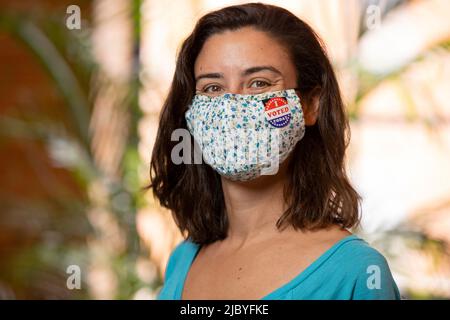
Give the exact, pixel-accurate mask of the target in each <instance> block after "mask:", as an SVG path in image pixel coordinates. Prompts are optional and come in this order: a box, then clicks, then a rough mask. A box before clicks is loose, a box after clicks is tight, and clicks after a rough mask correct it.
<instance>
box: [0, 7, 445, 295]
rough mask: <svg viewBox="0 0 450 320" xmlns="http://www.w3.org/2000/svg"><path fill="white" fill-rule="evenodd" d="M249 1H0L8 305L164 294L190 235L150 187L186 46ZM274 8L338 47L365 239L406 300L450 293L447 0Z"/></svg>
mask: <svg viewBox="0 0 450 320" xmlns="http://www.w3.org/2000/svg"><path fill="white" fill-rule="evenodd" d="M245 2H246V1H223V0H221V1H218V0H214V1H212V0H174V1H162V0H92V1H87V0H70V1H66V0H38V1H36V0H34V1H32V0H21V1H15V0H0V172H1V174H0V299H153V298H155V297H156V294H157V293H158V290H160V288H161V285H162V279H163V274H164V269H165V265H166V263H167V258H168V256H169V254H170V252H171V250H172V249H173V247H174V246H175V245H176V244H177V243H178V242H180V241H181V240H182V237H181V235H180V233H179V231H178V230H177V228H176V227H175V225H174V222H173V220H172V218H171V215H170V212H167V211H166V210H164V209H162V208H160V207H159V206H158V205H157V204H156V202H155V200H154V199H153V197H152V194H151V191H148V192H144V191H142V188H143V187H145V186H146V185H147V184H148V183H149V162H150V156H151V150H152V145H153V141H154V139H155V134H156V130H157V122H158V115H159V112H160V108H161V106H162V103H163V100H164V97H165V95H166V94H167V91H168V88H169V85H170V81H171V78H172V76H173V72H174V66H175V57H176V53H177V50H178V49H179V47H180V45H181V42H182V40H183V39H184V38H185V37H186V36H187V35H188V34H189V33H190V32H191V31H192V28H193V26H194V24H195V22H196V21H197V20H198V19H199V18H200V17H201V16H202V15H203V14H205V13H207V12H208V11H211V10H214V9H218V8H220V7H223V6H227V5H231V4H237V3H245ZM266 3H270V4H275V5H280V6H282V7H284V8H286V9H288V10H290V11H292V12H293V13H295V14H296V15H297V16H299V17H300V18H302V19H304V20H305V21H307V22H308V23H310V24H311V25H312V27H313V28H314V29H315V30H316V31H317V32H318V33H319V34H320V35H321V36H322V38H323V39H324V40H325V43H326V44H327V48H328V51H329V54H330V56H331V58H332V60H333V63H334V66H335V68H336V71H337V74H338V77H339V81H340V84H341V87H342V91H343V95H344V97H345V101H346V105H347V108H348V113H349V115H350V118H351V127H352V140H351V145H350V147H349V150H348V157H347V163H348V170H349V172H350V175H351V179H352V181H353V183H354V184H355V186H356V188H357V190H358V191H359V192H360V193H361V195H362V197H363V202H362V206H363V207H362V212H363V217H364V218H363V223H362V227H361V228H360V229H358V230H356V233H357V234H358V235H360V236H362V237H364V238H365V239H366V240H367V241H368V242H369V243H371V244H372V245H373V246H374V247H376V248H377V249H378V250H380V251H381V252H382V253H383V254H384V255H385V256H386V258H387V259H388V262H389V264H390V266H391V269H392V271H393V274H394V277H395V279H396V281H397V283H398V285H399V287H400V290H401V293H402V295H403V297H405V298H407V299H449V298H450V1H447V0H415V1H413V0H410V1H407V0H320V1H313V0H292V1H290V0H283V1H269V0H267V1H266ZM73 266H76V267H77V268H79V272H80V273H79V274H78V275H79V277H80V283H78V285H77V286H76V287H75V288H73V287H71V286H69V285H68V282H69V277H70V276H71V275H72V271H71V270H73V269H70V268H71V267H73Z"/></svg>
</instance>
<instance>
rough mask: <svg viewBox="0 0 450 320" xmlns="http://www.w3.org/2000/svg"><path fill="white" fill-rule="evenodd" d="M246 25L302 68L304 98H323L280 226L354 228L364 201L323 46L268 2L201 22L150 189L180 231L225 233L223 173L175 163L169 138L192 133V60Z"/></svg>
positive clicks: (165, 124)
mask: <svg viewBox="0 0 450 320" xmlns="http://www.w3.org/2000/svg"><path fill="white" fill-rule="evenodd" d="M246 26H252V27H254V28H256V29H257V30H260V31H263V32H266V33H267V34H268V35H269V36H271V37H272V38H273V39H274V40H275V41H279V43H281V44H282V45H283V46H284V47H285V48H287V49H288V52H289V53H290V57H291V59H292V61H293V62H294V64H295V66H296V69H297V75H298V79H297V87H298V88H299V91H300V94H301V96H304V97H308V96H310V95H311V94H315V95H318V99H319V110H318V118H317V121H316V123H315V124H314V125H311V126H307V127H306V132H305V136H304V137H303V139H302V140H300V141H299V142H298V143H297V145H296V147H295V149H294V151H293V153H292V156H291V157H290V162H289V164H288V170H289V171H288V172H289V173H290V176H289V178H288V181H287V183H286V185H285V188H284V199H285V201H286V203H287V204H288V206H287V210H286V211H285V212H284V213H283V214H282V215H281V217H280V218H279V220H278V221H277V224H276V225H277V228H279V229H280V228H283V227H285V226H287V225H292V226H293V227H294V228H295V229H302V230H304V229H307V230H313V229H321V228H326V227H328V226H330V225H333V224H338V225H341V226H342V227H344V228H351V227H355V226H357V225H358V224H359V221H360V216H359V201H360V196H359V195H358V193H357V192H356V191H355V189H354V188H353V187H352V186H351V184H350V182H349V179H348V178H347V174H346V172H345V165H344V156H345V150H346V148H347V145H348V141H349V138H350V134H349V125H348V119H347V117H346V114H345V109H344V105H343V102H342V98H341V94H340V90H339V86H338V83H337V80H336V76H335V74H334V71H333V68H332V66H331V63H330V61H329V59H328V57H327V54H326V51H325V49H324V45H323V43H322V41H321V40H320V38H319V37H318V36H317V34H316V33H315V32H314V31H313V30H312V28H311V27H310V26H309V25H308V24H306V23H305V22H304V21H302V20H301V19H299V18H298V17H296V16H295V15H294V14H292V13H291V12H289V11H288V10H286V9H283V8H280V7H277V6H273V5H268V4H263V3H247V4H243V5H233V6H228V7H225V8H222V9H220V10H217V11H213V12H210V13H208V14H206V15H204V16H203V17H202V18H200V20H198V22H197V24H196V25H195V28H194V30H193V32H192V33H191V34H190V35H189V36H188V37H187V38H186V39H185V40H184V42H183V44H182V46H181V49H180V51H179V53H178V57H177V61H176V69H175V74H174V77H173V80H172V84H171V87H170V90H169V93H168V96H167V98H166V100H165V102H164V105H163V107H162V111H161V115H160V121H159V129H158V133H157V137H156V142H155V145H154V149H153V153H152V159H151V164H150V181H151V184H150V188H152V189H153V192H154V194H155V196H156V197H157V199H158V200H159V202H160V204H161V205H162V206H164V207H166V208H168V209H170V210H171V211H172V214H173V217H174V220H175V223H176V224H177V226H178V228H179V229H180V231H181V232H182V233H183V234H185V233H187V237H189V238H190V239H191V240H192V241H193V242H195V243H197V244H208V243H212V242H214V241H216V240H221V239H224V238H225V237H226V236H227V230H228V218H227V214H226V208H225V203H224V197H223V191H222V185H221V179H220V175H219V174H218V173H216V172H215V171H214V170H213V169H212V168H211V167H210V166H208V165H207V164H205V163H202V164H179V165H177V164H174V163H173V162H172V161H171V152H172V148H173V147H174V145H175V144H176V142H173V141H171V134H172V132H173V131H174V130H175V129H177V128H187V127H186V121H185V118H184V113H185V112H186V110H187V106H188V105H189V103H190V101H191V99H192V98H193V96H194V95H195V80H194V63H195V61H196V58H197V56H198V54H199V52H200V50H201V49H202V46H203V44H204V43H205V41H206V40H207V39H208V38H209V37H210V36H212V35H214V34H219V33H221V32H224V31H227V30H236V29H239V28H242V27H246ZM318 89H319V92H317V90H318ZM192 140H193V139H192ZM193 144H194V142H193V141H192V148H193ZM192 150H193V149H192Z"/></svg>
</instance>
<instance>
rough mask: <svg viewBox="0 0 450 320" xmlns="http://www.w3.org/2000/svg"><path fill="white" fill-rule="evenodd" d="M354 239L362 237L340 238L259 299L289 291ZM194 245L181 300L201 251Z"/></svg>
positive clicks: (181, 288) (183, 277)
mask: <svg viewBox="0 0 450 320" xmlns="http://www.w3.org/2000/svg"><path fill="white" fill-rule="evenodd" d="M354 239H360V238H359V237H358V236H357V235H355V234H350V235H348V236H345V237H344V238H342V239H340V240H338V241H337V242H336V243H334V244H333V245H332V246H331V247H330V248H328V249H327V250H325V251H324V252H323V253H322V254H321V255H320V256H319V257H318V258H316V259H315V260H314V261H313V262H311V263H310V264H309V265H308V266H307V267H306V268H305V269H303V271H301V272H300V273H299V274H298V275H296V276H295V277H294V278H292V279H291V280H289V281H288V282H286V283H285V284H284V285H282V286H281V287H278V288H277V289H274V290H273V291H271V292H269V293H268V294H266V295H265V296H264V297H262V298H260V299H258V300H273V299H276V297H277V296H279V295H281V294H283V293H286V292H288V291H289V290H291V289H292V288H293V287H295V286H297V285H298V284H299V283H301V282H302V281H304V280H305V279H306V278H307V277H308V276H309V275H311V274H312V273H313V272H314V271H316V270H317V268H319V267H320V266H321V265H322V263H323V262H324V261H326V260H327V259H328V258H329V257H330V256H331V255H332V254H333V253H334V252H335V251H336V250H337V249H338V248H339V247H340V246H342V245H343V244H344V243H346V242H348V241H350V240H354ZM191 244H192V245H193V246H192V248H193V250H191V251H189V259H188V263H187V264H186V267H185V270H184V274H183V276H182V280H181V281H180V285H179V286H178V288H177V289H178V290H177V292H176V299H178V300H181V298H182V295H183V290H184V287H185V284H186V279H187V276H188V274H189V271H190V269H191V267H192V264H193V263H194V260H195V258H196V257H197V255H198V253H199V252H200V248H201V246H200V245H198V244H196V243H193V242H191Z"/></svg>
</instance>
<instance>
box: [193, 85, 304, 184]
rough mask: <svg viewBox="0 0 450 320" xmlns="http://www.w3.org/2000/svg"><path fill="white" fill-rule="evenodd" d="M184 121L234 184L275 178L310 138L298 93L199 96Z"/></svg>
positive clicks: (206, 158)
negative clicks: (272, 175)
mask: <svg viewBox="0 0 450 320" xmlns="http://www.w3.org/2000/svg"><path fill="white" fill-rule="evenodd" d="M185 118H186V122H187V127H188V129H189V132H190V133H191V135H192V136H193V137H194V140H195V142H196V143H197V144H198V145H199V146H200V148H201V150H202V154H203V159H204V161H205V162H206V163H207V164H209V165H210V166H211V167H212V168H213V169H214V170H215V171H217V172H218V173H219V174H220V175H222V176H224V177H226V178H228V179H231V180H235V181H247V180H251V179H255V178H257V177H259V176H261V175H267V174H275V173H276V172H277V171H278V166H279V164H280V163H282V162H283V161H284V160H285V159H286V158H287V156H288V155H289V154H290V152H292V150H293V149H294V147H295V145H296V143H297V142H298V141H299V140H300V139H302V138H303V136H304V134H305V121H304V118H303V111H302V106H301V104H300V98H299V97H298V95H297V94H296V92H295V89H287V90H280V91H272V92H264V93H260V94H254V95H251V94H233V93H225V94H223V95H220V96H214V97H213V96H207V95H202V94H197V95H195V96H194V98H193V99H192V102H191V104H190V105H189V106H188V110H187V111H186V113H185Z"/></svg>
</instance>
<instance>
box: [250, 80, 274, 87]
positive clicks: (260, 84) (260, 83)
mask: <svg viewBox="0 0 450 320" xmlns="http://www.w3.org/2000/svg"><path fill="white" fill-rule="evenodd" d="M255 84H256V86H255ZM268 86H270V83H269V82H267V81H264V80H255V81H253V82H252V83H251V85H250V87H252V88H265V87H268Z"/></svg>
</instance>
